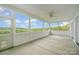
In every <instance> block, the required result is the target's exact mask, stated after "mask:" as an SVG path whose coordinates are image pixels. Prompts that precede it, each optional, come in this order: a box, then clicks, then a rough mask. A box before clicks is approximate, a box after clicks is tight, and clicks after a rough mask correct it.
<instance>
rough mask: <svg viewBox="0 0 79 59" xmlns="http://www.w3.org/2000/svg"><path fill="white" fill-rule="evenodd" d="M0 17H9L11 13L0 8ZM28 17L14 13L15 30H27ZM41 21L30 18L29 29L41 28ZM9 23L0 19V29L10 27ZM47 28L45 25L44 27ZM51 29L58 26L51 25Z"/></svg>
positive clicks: (62, 23)
mask: <svg viewBox="0 0 79 59" xmlns="http://www.w3.org/2000/svg"><path fill="white" fill-rule="evenodd" d="M0 15H2V16H11V11H10V10H8V9H5V8H3V7H0ZM28 19H29V17H28V16H25V15H23V14H21V13H16V28H28V25H29V20H28ZM43 22H44V21H42V20H38V19H35V18H31V28H42V27H43V26H42V25H43ZM66 24H67V22H65V23H64V22H61V23H60V26H63V25H66ZM10 26H11V21H10V20H8V19H1V18H0V27H10ZM46 26H47V25H46ZM51 26H52V27H55V26H58V24H57V23H52V24H51Z"/></svg>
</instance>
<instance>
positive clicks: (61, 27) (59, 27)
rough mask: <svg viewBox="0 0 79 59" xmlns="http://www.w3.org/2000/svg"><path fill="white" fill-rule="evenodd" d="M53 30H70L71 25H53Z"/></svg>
mask: <svg viewBox="0 0 79 59" xmlns="http://www.w3.org/2000/svg"><path fill="white" fill-rule="evenodd" d="M51 30H62V31H67V30H69V25H65V26H56V27H51Z"/></svg>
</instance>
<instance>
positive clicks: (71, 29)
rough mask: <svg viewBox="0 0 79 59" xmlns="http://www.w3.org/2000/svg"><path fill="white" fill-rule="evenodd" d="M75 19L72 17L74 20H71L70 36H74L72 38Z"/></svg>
mask: <svg viewBox="0 0 79 59" xmlns="http://www.w3.org/2000/svg"><path fill="white" fill-rule="evenodd" d="M74 29H75V28H74V20H73V19H72V21H71V22H70V37H71V38H72V39H74V33H75V32H74Z"/></svg>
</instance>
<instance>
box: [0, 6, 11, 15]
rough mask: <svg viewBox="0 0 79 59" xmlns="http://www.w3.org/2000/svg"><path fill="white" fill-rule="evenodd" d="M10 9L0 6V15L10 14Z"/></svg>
mask: <svg viewBox="0 0 79 59" xmlns="http://www.w3.org/2000/svg"><path fill="white" fill-rule="evenodd" d="M11 12H12V11H11V10H10V9H7V8H4V7H0V16H12V13H11Z"/></svg>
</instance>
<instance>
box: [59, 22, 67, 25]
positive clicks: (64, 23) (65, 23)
mask: <svg viewBox="0 0 79 59" xmlns="http://www.w3.org/2000/svg"><path fill="white" fill-rule="evenodd" d="M67 24H69V23H68V22H63V23H62V24H60V26H63V25H67Z"/></svg>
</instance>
